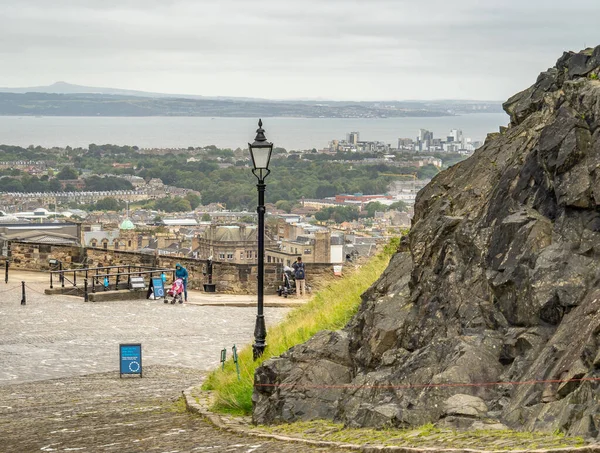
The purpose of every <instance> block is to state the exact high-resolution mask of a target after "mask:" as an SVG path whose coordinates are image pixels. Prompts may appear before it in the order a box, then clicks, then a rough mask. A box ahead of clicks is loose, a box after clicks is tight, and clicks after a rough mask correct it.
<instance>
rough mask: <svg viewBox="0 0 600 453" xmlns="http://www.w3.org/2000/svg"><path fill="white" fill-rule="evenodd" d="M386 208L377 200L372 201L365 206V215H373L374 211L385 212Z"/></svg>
mask: <svg viewBox="0 0 600 453" xmlns="http://www.w3.org/2000/svg"><path fill="white" fill-rule="evenodd" d="M388 209H389V208H388V207H387V206H386V205H384V204H383V203H380V202H378V201H372V202H370V203H368V204H367V206H366V207H365V210H366V211H367V217H375V213H376V212H385V211H387V210H388Z"/></svg>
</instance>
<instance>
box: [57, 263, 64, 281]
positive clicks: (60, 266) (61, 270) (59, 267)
mask: <svg viewBox="0 0 600 453" xmlns="http://www.w3.org/2000/svg"><path fill="white" fill-rule="evenodd" d="M58 270H59V271H60V274H59V275H60V286H61V288H64V287H65V273H64V272H63V268H62V261H59V262H58Z"/></svg>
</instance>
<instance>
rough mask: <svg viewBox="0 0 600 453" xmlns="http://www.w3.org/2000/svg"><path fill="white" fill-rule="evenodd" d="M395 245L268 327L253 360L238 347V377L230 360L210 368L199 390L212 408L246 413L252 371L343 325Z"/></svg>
mask: <svg viewBox="0 0 600 453" xmlns="http://www.w3.org/2000/svg"><path fill="white" fill-rule="evenodd" d="M397 247H398V240H393V241H392V242H390V244H389V245H387V246H386V247H385V248H384V250H383V251H382V252H381V253H380V254H378V255H377V256H375V257H373V258H371V259H370V260H369V261H368V262H367V263H365V264H364V265H362V266H360V267H359V268H358V269H356V270H355V271H353V272H351V273H348V274H347V275H345V276H343V277H341V278H338V279H336V280H332V281H331V282H330V283H329V284H328V285H327V286H326V287H325V288H323V289H322V290H320V291H318V292H317V293H316V294H315V296H314V297H313V298H312V299H311V300H310V301H309V302H307V303H306V304H305V305H303V306H302V307H299V308H296V309H294V310H293V311H292V312H290V313H289V314H288V316H287V317H286V319H285V320H284V321H283V322H282V323H280V324H278V325H276V326H273V327H270V328H268V330H267V348H266V350H265V353H264V355H263V356H262V357H261V358H260V359H258V360H257V361H254V360H253V358H252V347H250V346H248V347H246V348H244V349H242V350H241V351H240V352H239V354H238V363H239V367H240V379H239V380H238V377H237V372H236V367H235V364H234V363H233V360H231V359H229V360H228V361H227V362H226V363H225V368H224V370H221V368H219V369H217V370H215V371H213V372H212V373H211V374H210V375H209V376H208V378H207V379H206V381H205V382H204V384H203V386H202V389H203V390H211V391H213V396H214V401H215V403H214V405H213V407H212V410H214V411H217V412H224V413H230V414H235V415H248V414H250V413H251V412H252V389H253V383H254V370H255V369H256V368H257V367H259V366H260V365H261V364H262V362H263V361H265V360H267V359H269V358H271V357H274V356H278V355H281V354H283V353H284V352H285V351H287V350H288V349H290V348H291V347H292V346H295V345H297V344H301V343H304V342H305V341H307V340H308V339H309V338H310V337H312V336H313V335H314V334H316V333H317V332H319V331H321V330H337V329H341V328H342V327H344V326H345V325H346V324H347V323H348V321H350V318H352V316H353V315H354V314H355V313H356V311H357V309H358V307H359V305H360V302H361V299H360V296H361V294H362V293H363V292H365V291H366V290H367V289H368V288H369V287H370V286H371V285H372V284H373V283H374V282H375V281H376V280H377V279H378V278H379V276H381V274H382V273H383V271H384V270H385V268H386V267H387V265H388V263H389V260H390V258H391V256H392V255H393V253H394V252H395V251H396V250H397Z"/></svg>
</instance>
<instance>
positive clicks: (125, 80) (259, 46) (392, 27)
mask: <svg viewBox="0 0 600 453" xmlns="http://www.w3.org/2000/svg"><path fill="white" fill-rule="evenodd" d="M550 3H551V2H547V1H542V0H529V1H527V2H526V1H515V0H504V1H502V2H482V1H476V0H455V1H448V0H421V1H419V2H416V1H413V0H410V1H409V0H393V1H392V0H370V1H349V0H326V1H323V0H297V1H296V0H294V1H291V0H262V1H254V2H250V1H247V0H219V1H218V2H215V1H196V0H194V1H192V0H174V1H158V0H118V1H114V0H105V1H97V0H71V1H69V0H52V1H51V2H50V1H48V0H20V1H18V2H15V1H14V0H0V28H1V29H2V34H1V35H0V59H1V60H2V61H3V63H4V65H6V67H8V68H10V69H9V70H3V71H2V72H1V73H0V85H7V86H10V85H13V86H16V85H41V84H47V83H51V82H53V81H55V80H59V79H60V80H68V81H72V82H74V83H82V84H89V85H105V86H106V85H115V84H117V85H118V86H119V87H123V88H133V89H146V90H154V91H165V92H182V91H185V92H189V93H198V94H206V95H243V96H265V94H264V93H260V92H256V90H257V86H261V87H263V89H265V88H264V87H267V88H266V89H267V90H268V91H269V95H270V96H272V97H280V98H285V97H288V98H294V97H321V98H336V99H340V98H345V99H352V98H355V99H369V98H388V99H392V98H395V99H401V98H407V97H412V98H431V97H464V98H475V97H485V98H487V99H493V98H496V99H503V98H506V97H507V96H509V95H511V94H512V93H513V92H514V91H516V90H518V89H522V88H525V87H526V86H528V85H529V84H531V83H532V82H533V80H534V79H535V76H536V75H537V73H538V72H540V71H541V70H543V69H545V68H546V67H548V66H550V65H552V64H553V63H554V61H555V60H556V58H557V57H558V56H559V55H560V54H561V52H562V51H563V50H565V49H574V50H577V49H579V48H582V47H583V45H584V44H588V45H596V44H599V43H600V42H599V41H600V39H598V38H599V36H598V33H597V32H596V31H595V30H597V26H596V21H597V19H596V18H597V17H600V3H598V2H596V1H592V0H585V1H584V0H574V1H572V2H569V3H568V4H560V5H558V4H557V5H551V4H550ZM552 3H556V2H552ZM593 40H596V42H593ZM32 68H42V70H39V71H35V72H32ZM465 81H468V83H465Z"/></svg>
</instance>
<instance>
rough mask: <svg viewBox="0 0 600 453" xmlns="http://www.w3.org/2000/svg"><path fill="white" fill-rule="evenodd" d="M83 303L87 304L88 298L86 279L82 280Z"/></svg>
mask: <svg viewBox="0 0 600 453" xmlns="http://www.w3.org/2000/svg"><path fill="white" fill-rule="evenodd" d="M83 301H84V302H89V301H90V298H89V296H88V279H87V278H86V279H85V280H83Z"/></svg>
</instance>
